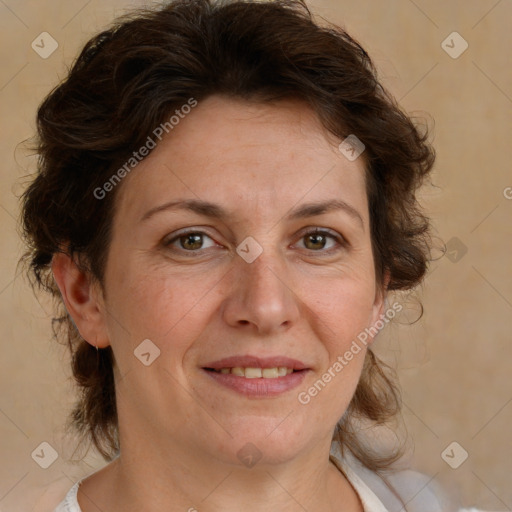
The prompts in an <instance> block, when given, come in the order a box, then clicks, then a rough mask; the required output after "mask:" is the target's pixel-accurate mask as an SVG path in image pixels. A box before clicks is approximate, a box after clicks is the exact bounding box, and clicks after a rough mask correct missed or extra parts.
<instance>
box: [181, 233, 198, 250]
mask: <svg viewBox="0 0 512 512" xmlns="http://www.w3.org/2000/svg"><path fill="white" fill-rule="evenodd" d="M178 240H179V241H180V246H181V248H182V249H186V250H191V251H193V250H195V249H200V248H201V246H202V245H203V237H202V235H201V234H199V233H189V234H187V235H182V236H180V237H179V238H178Z"/></svg>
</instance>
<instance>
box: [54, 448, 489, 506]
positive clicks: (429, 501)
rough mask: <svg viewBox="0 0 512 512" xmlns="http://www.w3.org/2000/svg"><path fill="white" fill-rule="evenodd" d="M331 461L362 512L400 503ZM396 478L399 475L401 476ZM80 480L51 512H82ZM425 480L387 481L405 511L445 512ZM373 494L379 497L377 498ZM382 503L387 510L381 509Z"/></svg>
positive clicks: (408, 476)
mask: <svg viewBox="0 0 512 512" xmlns="http://www.w3.org/2000/svg"><path fill="white" fill-rule="evenodd" d="M331 460H332V461H333V462H334V463H335V465H336V466H337V467H338V469H340V471H341V472H342V473H343V474H344V475H345V477H346V478H347V480H348V481H349V482H350V484H351V485H352V487H353V488H354V489H355V491H356V492H357V494H358V495H359V498H360V499H361V502H362V504H363V509H364V512H390V511H393V510H395V508H396V505H397V504H398V503H399V501H397V498H396V497H395V496H394V495H393V494H392V493H391V492H390V491H389V489H387V487H385V486H384V485H383V484H382V480H380V482H381V483H380V484H377V483H376V482H377V480H376V479H375V480H374V481H373V485H372V487H373V488H374V490H372V489H370V487H369V486H368V485H367V483H366V482H365V481H364V480H363V479H362V478H361V476H360V475H359V474H357V473H356V472H355V471H354V469H353V468H352V467H351V466H349V464H348V462H347V460H344V459H339V458H335V457H331ZM372 475H374V474H372ZM398 475H400V473H399V474H398ZM374 478H375V475H374ZM377 478H378V477H377ZM82 480H83V479H82ZM82 480H79V481H78V482H76V483H75V484H74V485H73V486H72V487H71V489H70V490H69V491H68V493H67V495H66V497H65V498H64V500H63V501H62V502H61V503H60V504H59V505H58V506H57V508H56V509H55V510H54V512H82V510H81V509H80V506H79V505H78V500H77V492H78V487H79V485H80V484H81V482H82ZM425 480H426V481H427V482H429V479H428V477H426V476H425V475H421V474H420V473H416V472H413V471H403V472H401V476H398V478H397V477H390V478H389V481H390V483H392V485H393V486H394V487H395V489H396V490H397V491H398V492H399V494H400V496H401V497H402V499H404V501H406V503H407V509H408V510H411V512H444V511H445V510H446V509H444V508H443V502H442V501H440V500H439V499H438V496H437V495H435V494H434V493H433V492H432V490H431V488H430V487H429V485H428V483H427V485H425ZM418 489H419V492H418ZM374 491H375V492H374ZM376 492H377V493H378V495H379V496H380V497H378V496H377V494H376ZM381 498H382V499H381ZM384 502H385V503H386V504H387V506H385V505H384ZM400 508H401V505H400V506H399V507H398V508H396V510H399V509H400ZM457 512H483V511H479V510H477V509H476V508H470V509H458V510H457Z"/></svg>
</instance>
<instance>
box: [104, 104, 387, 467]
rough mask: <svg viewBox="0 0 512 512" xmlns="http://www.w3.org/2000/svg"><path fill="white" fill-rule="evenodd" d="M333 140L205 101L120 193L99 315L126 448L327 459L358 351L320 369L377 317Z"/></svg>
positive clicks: (288, 113)
mask: <svg viewBox="0 0 512 512" xmlns="http://www.w3.org/2000/svg"><path fill="white" fill-rule="evenodd" d="M339 142H340V141H334V140H332V139H330V138H329V137H328V136H327V134H326V133H325V131H324V130H323V129H322V127H321V125H320V123H319V121H318V120H317V118H316V117H315V115H314V114H313V112H312V111H311V110H309V109H308V107H306V106H305V105H303V104H301V103H298V102H282V103H279V104H275V105H273V106H269V105H261V104H252V103H248V102H242V101H235V100H232V99H224V98H221V97H216V96H213V97H210V98H208V99H207V100H205V101H203V102H200V103H199V104H198V106H197V107H195V108H194V109H193V110H192V112H191V113H190V114H188V116H187V117H185V118H184V119H182V120H181V121H180V123H179V125H177V126H175V127H174V129H173V131H172V132H170V134H169V136H168V137H167V138H164V139H163V140H162V142H161V143H160V144H159V145H158V146H157V148H156V149H154V150H153V152H152V153H151V154H150V155H149V156H148V157H147V158H146V159H145V160H143V161H142V162H141V163H140V164H139V165H138V166H137V167H136V168H135V169H134V170H133V171H131V173H130V174H129V175H128V176H127V177H126V178H125V179H124V181H123V182H122V184H121V188H120V190H119V195H118V197H117V208H116V213H115V217H114V220H113V233H112V241H111V246H110V248H109V253H108V261H107V266H106V273H105V281H104V290H105V295H104V299H103V300H104V302H103V305H102V311H103V315H104V317H105V325H106V327H105V330H106V336H108V339H109V341H110V344H111V346H112V349H113V351H114V355H115V360H116V366H115V378H116V388H117V396H118V414H119V422H120V428H121V435H123V433H124V435H125V438H126V439H128V438H131V439H132V440H135V439H139V440H140V439H143V440H146V443H152V444H153V445H154V446H158V447H159V449H164V450H165V449H166V447H169V448H171V447H172V449H173V450H174V453H175V451H176V450H183V451H186V452H187V453H188V454H197V455H198V457H199V456H201V457H203V460H204V456H205V455H206V456H209V457H211V458H212V459H217V460H222V461H224V462H231V463H239V458H237V452H238V451H239V450H240V449H241V448H242V447H244V445H246V443H252V444H253V445H255V446H256V447H257V449H258V450H259V452H261V454H262V456H263V460H262V463H263V462H265V461H266V462H269V463H270V462H272V463H275V462H277V461H285V460H290V459H292V458H293V457H297V456H299V455H300V454H305V453H306V452H307V451H309V450H313V449H314V448H315V446H318V443H327V444H328V445H330V439H331V436H332V432H333V429H334V426H335V424H336V422H337V421H338V420H339V419H340V417H341V416H342V415H343V413H344V412H345V410H346V408H347V406H348V404H349V402H350V399H351V398H352V395H353V393H354V391H355V388H356V385H357V382H358V379H359V376H360V373H361V368H362V364H363V361H364V355H365V348H364V346H363V347H362V349H361V350H360V351H359V352H358V353H357V354H355V355H353V358H352V360H350V361H346V363H347V364H344V365H343V368H342V369H341V370H338V371H336V370H334V371H333V364H334V363H335V362H336V361H339V359H338V358H339V357H343V356H344V354H345V353H346V352H347V351H348V350H349V349H350V347H351V345H352V343H353V341H354V340H355V339H356V337H357V336H358V334H360V333H361V332H362V331H364V329H365V328H367V327H369V326H371V325H372V324H373V323H374V322H375V321H376V320H377V319H378V317H379V314H380V313H381V312H382V310H381V307H382V300H381V295H380V294H379V293H378V289H377V287H376V282H375V274H374V263H373V256H372V250H371V239H370V230H369V213H368V204H367V198H366V193H365V183H364V162H363V159H362V158H358V159H356V160H355V161H349V160H348V159H347V158H345V156H344V155H343V154H342V153H341V152H340V151H339V150H338V148H337V144H338V143H339ZM192 201H194V202H195V203H191V202H192ZM334 201H338V203H337V207H332V208H330V209H329V208H324V209H320V208H316V209H314V208H309V209H308V208H306V205H311V204H312V203H315V204H325V203H330V202H334ZM203 203H211V205H209V206H205V205H204V204H203ZM172 204H174V206H172ZM187 205H188V206H187ZM213 205H214V206H213ZM340 205H341V206H340ZM315 231H316V232H317V233H315ZM143 340H150V342H148V341H146V342H145V345H142V346H141V345H140V344H141V343H142V342H143ZM139 346H140V348H138V347H139ZM134 351H135V353H138V354H139V355H140V353H141V352H143V353H145V354H148V353H149V356H148V355H145V356H142V357H141V359H142V361H145V362H146V363H150V364H147V365H146V364H143V362H141V360H140V359H139V358H138V357H136V356H135V354H134ZM158 351H159V355H158V357H156V358H155V356H156V355H157V353H158ZM222 368H224V369H223V370H222ZM232 368H238V369H237V370H232ZM240 368H241V369H240ZM244 368H245V369H244ZM247 368H249V370H247ZM251 368H252V369H251ZM254 368H256V369H254ZM261 368H263V369H264V370H263V371H262V370H261ZM279 368H280V369H279ZM283 368H284V369H283ZM329 368H331V378H330V379H327V378H324V379H323V381H322V382H323V383H324V385H318V383H317V388H316V389H317V392H316V393H314V392H313V393H308V389H310V388H311V387H312V386H314V384H315V382H317V381H318V380H319V379H320V380H322V376H323V375H324V374H325V372H326V371H328V370H329ZM336 368H339V366H338V367H336ZM265 369H266V370H265ZM290 370H295V371H293V372H292V373H290ZM260 372H261V373H260ZM260 375H261V377H260ZM333 375H334V376H333ZM326 380H328V382H325V381H326ZM318 389H320V391H318ZM304 392H306V393H304ZM306 395H307V396H309V400H307V396H306ZM299 397H302V400H301V399H300V398H299ZM305 402H307V403H305ZM162 447H163V448H162ZM251 449H253V448H251Z"/></svg>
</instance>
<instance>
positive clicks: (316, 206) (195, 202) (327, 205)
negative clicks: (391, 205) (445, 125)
mask: <svg viewBox="0 0 512 512" xmlns="http://www.w3.org/2000/svg"><path fill="white" fill-rule="evenodd" d="M168 210H188V211H191V212H194V213H197V214H198V215H202V216H204V217H211V218H214V219H219V220H223V221H224V220H227V219H228V218H230V217H234V214H233V213H231V212H229V211H228V210H225V209H224V208H222V207H221V206H219V205H218V204H215V203H210V202H208V201H202V200H199V199H183V200H177V201H171V202H168V203H165V204H162V205H160V206H156V207H155V208H152V209H151V210H149V211H147V212H146V213H145V214H144V215H143V216H142V217H141V219H140V222H143V221H146V220H148V219H149V218H151V217H153V216H154V215H156V214H157V213H160V212H163V211H168ZM337 210H342V211H344V212H346V213H347V214H348V215H350V217H352V218H353V219H355V220H358V221H359V222H360V224H361V226H362V228H363V230H364V222H363V218H362V216H361V214H360V213H359V212H358V211H357V210H356V209H355V208H354V207H353V206H351V205H350V204H348V203H346V202H345V201H342V200H341V199H333V200H331V201H324V202H322V201H317V202H312V203H305V204H302V205H300V206H298V207H297V208H294V209H293V210H291V211H290V212H289V213H288V215H287V216H286V219H287V220H295V219H304V218H308V217H315V216H317V215H322V214H324V213H329V212H332V211H337Z"/></svg>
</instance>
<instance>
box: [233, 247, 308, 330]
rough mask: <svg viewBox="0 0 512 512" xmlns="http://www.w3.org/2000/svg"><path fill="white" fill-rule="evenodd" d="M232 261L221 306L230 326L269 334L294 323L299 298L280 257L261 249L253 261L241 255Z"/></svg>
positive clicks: (298, 314)
mask: <svg viewBox="0 0 512 512" xmlns="http://www.w3.org/2000/svg"><path fill="white" fill-rule="evenodd" d="M235 265H236V268H235V269H233V272H230V275H231V276H232V278H233V285H232V287H231V288H230V292H229V294H228V297H227V298H226V301H225V303H224V310H223V315H224V320H225V321H226V322H227V323H228V324H229V325H230V326H232V327H236V328H239V329H240V328H243V329H246V330H247V331H248V332H249V331H250V332H253V333H258V334H261V335H268V334H272V333H278V332H281V331H285V330H287V329H289V328H290V327H291V326H292V325H295V324H296V323H297V321H298V319H299V317H300V300H299V297H298V295H297V290H294V289H293V283H292V282H291V280H290V278H289V277H288V276H289V272H288V271H287V268H286V263H285V262H283V261H282V258H280V257H279V256H273V255H269V254H268V252H267V251H264V252H263V253H262V254H261V255H260V256H258V258H256V260H254V261H253V262H252V263H247V262H246V261H244V260H243V259H242V258H240V259H239V260H238V261H236V263H235Z"/></svg>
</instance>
